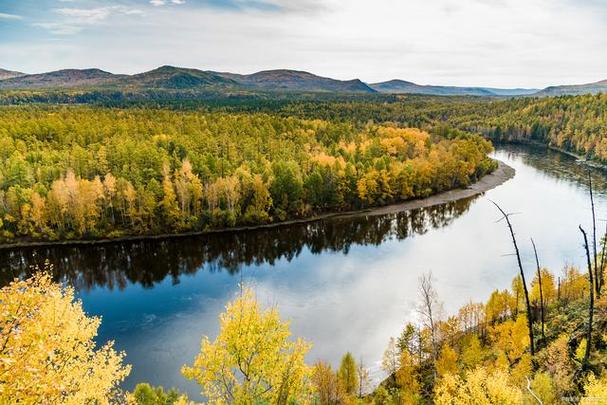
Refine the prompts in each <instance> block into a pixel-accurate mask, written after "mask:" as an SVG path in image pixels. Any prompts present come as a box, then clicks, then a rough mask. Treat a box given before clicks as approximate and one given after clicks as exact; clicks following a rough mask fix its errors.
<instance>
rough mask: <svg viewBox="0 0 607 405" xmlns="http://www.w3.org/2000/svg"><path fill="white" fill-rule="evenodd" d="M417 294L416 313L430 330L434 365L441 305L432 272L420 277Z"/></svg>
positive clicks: (436, 354)
mask: <svg viewBox="0 0 607 405" xmlns="http://www.w3.org/2000/svg"><path fill="white" fill-rule="evenodd" d="M419 293H420V296H421V303H420V304H419V306H418V308H417V311H418V313H419V314H420V315H421V317H422V321H423V323H424V325H425V326H426V327H427V328H428V329H429V330H430V339H431V343H432V362H433V363H435V362H436V358H437V356H438V336H437V335H438V330H437V322H438V320H439V319H440V313H441V311H442V305H441V303H440V302H439V301H438V294H437V293H436V290H435V288H434V284H433V280H432V272H428V273H427V274H424V275H422V276H421V277H420V279H419Z"/></svg>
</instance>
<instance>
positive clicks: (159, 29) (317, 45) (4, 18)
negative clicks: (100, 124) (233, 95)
mask: <svg viewBox="0 0 607 405" xmlns="http://www.w3.org/2000/svg"><path fill="white" fill-rule="evenodd" d="M164 64H170V65H175V66H184V67H194V68H199V69H204V70H207V69H208V70H219V71H230V72H236V73H252V72H255V71H258V70H264V69H276V68H289V69H298V70H307V71H310V72H313V73H316V74H319V75H322V76H329V77H334V78H338V79H352V78H360V79H361V80H364V81H367V82H375V81H383V80H389V79H393V78H399V79H404V80H410V81H414V82H417V83H420V84H445V85H483V86H496V87H515V86H517V87H518V86H521V87H545V86H547V85H553V84H572V83H587V82H594V81H598V80H603V79H607V0H106V1H101V0H0V67H2V68H5V69H11V70H19V71H24V72H27V73H37V72H44V71H49V70H54V69H61V68H67V67H74V68H86V67H99V68H102V69H104V70H108V71H111V72H114V73H136V72H141V71H145V70H150V69H152V68H155V67H157V66H160V65H164Z"/></svg>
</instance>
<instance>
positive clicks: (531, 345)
mask: <svg viewBox="0 0 607 405" xmlns="http://www.w3.org/2000/svg"><path fill="white" fill-rule="evenodd" d="M491 202H492V203H493V205H495V206H496V207H497V209H498V210H499V211H500V212H501V213H502V215H503V219H505V220H506V224H508V229H509V230H510V236H511V237H512V244H513V245H514V251H515V253H516V260H517V262H518V268H519V271H520V273H521V281H522V283H523V293H524V294H525V304H526V306H527V328H528V329H529V349H530V352H531V355H532V356H534V355H535V344H534V341H533V320H532V319H531V303H530V302H529V291H528V290H527V282H526V281H525V272H524V271H523V263H522V262H521V254H520V252H519V250H518V245H517V243H516V237H515V236H514V229H513V228H512V223H511V222H510V214H506V212H505V211H504V210H503V209H502V207H500V206H499V205H498V204H497V203H496V202H495V201H491Z"/></svg>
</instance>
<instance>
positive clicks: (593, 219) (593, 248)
mask: <svg viewBox="0 0 607 405" xmlns="http://www.w3.org/2000/svg"><path fill="white" fill-rule="evenodd" d="M588 184H589V187H590V208H591V209H592V253H593V255H594V260H593V261H594V274H595V277H594V279H595V280H596V283H594V290H595V291H596V296H597V298H598V297H600V296H601V287H600V285H599V267H598V263H597V254H596V253H597V252H596V215H595V212H594V195H593V193H592V176H591V174H590V170H588ZM590 272H592V269H590Z"/></svg>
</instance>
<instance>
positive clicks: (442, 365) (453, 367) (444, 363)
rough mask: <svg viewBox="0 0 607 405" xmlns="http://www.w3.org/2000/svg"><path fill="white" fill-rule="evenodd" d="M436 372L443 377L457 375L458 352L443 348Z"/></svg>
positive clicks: (447, 347) (446, 347)
mask: <svg viewBox="0 0 607 405" xmlns="http://www.w3.org/2000/svg"><path fill="white" fill-rule="evenodd" d="M436 372H437V373H438V376H439V377H441V376H443V375H445V374H456V373H457V352H456V351H455V350H453V349H452V348H451V347H450V346H447V345H445V346H443V348H442V349H441V351H440V355H439V356H438V359H437V360H436Z"/></svg>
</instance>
